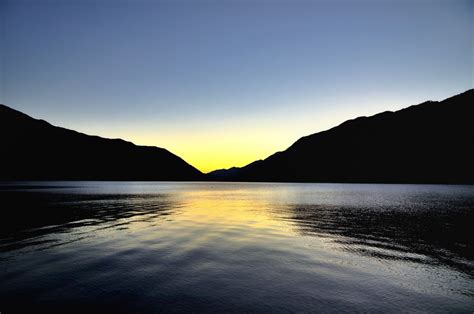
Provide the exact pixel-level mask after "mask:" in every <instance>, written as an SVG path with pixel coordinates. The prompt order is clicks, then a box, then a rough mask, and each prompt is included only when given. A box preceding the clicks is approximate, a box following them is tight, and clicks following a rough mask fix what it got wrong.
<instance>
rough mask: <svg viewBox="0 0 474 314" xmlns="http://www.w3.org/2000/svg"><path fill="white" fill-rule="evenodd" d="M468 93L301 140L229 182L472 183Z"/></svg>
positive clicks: (473, 143)
mask: <svg viewBox="0 0 474 314" xmlns="http://www.w3.org/2000/svg"><path fill="white" fill-rule="evenodd" d="M473 106H474V90H472V89H471V90H468V91H466V92H464V93H462V94H460V95H457V96H454V97H451V98H448V99H446V100H444V101H441V102H435V101H427V102H424V103H422V104H419V105H416V106H411V107H408V108H405V109H402V110H399V111H396V112H388V111H387V112H383V113H379V114H376V115H374V116H371V117H359V118H357V119H354V120H349V121H346V122H344V123H342V124H341V125H339V126H337V127H334V128H332V129H330V130H327V131H323V132H319V133H316V134H312V135H309V136H305V137H302V138H300V139H299V140H298V141H296V142H295V143H294V144H293V145H292V146H291V147H289V148H288V149H287V150H285V151H283V152H277V153H275V154H273V155H271V156H270V157H268V158H267V159H265V160H259V161H256V162H253V163H251V164H249V165H247V166H245V167H243V168H232V169H230V170H229V171H225V170H219V171H218V172H211V173H209V174H208V178H209V179H211V180H212V179H219V180H228V181H277V182H278V181H288V182H387V183H396V182H400V183H470V184H473V183H474V120H473V117H474V115H473V113H474V110H473V109H474V107H473Z"/></svg>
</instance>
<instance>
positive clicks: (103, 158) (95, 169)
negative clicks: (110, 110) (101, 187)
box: [0, 105, 203, 180]
mask: <svg viewBox="0 0 474 314" xmlns="http://www.w3.org/2000/svg"><path fill="white" fill-rule="evenodd" d="M0 145H1V147H2V150H1V155H0V180H199V179H202V176H203V174H202V173H201V172H200V171H199V170H197V169H196V168H194V167H192V166H190V165H189V164H187V163H186V162H185V161H184V160H182V159H181V158H179V157H178V156H176V155H174V154H172V153H170V152H169V151H167V150H166V149H163V148H158V147H150V146H137V145H134V144H133V143H130V142H126V141H124V140H121V139H106V138H102V137H98V136H89V135H85V134H82V133H78V132H76V131H72V130H68V129H64V128H60V127H56V126H53V125H51V124H49V123H48V122H45V121H43V120H36V119H33V118H31V117H29V116H27V115H26V114H23V113H21V112H19V111H16V110H14V109H11V108H9V107H7V106H4V105H0Z"/></svg>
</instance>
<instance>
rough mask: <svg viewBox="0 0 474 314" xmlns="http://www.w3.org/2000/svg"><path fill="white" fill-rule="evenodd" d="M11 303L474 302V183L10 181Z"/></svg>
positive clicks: (3, 293) (276, 306)
mask: <svg viewBox="0 0 474 314" xmlns="http://www.w3.org/2000/svg"><path fill="white" fill-rule="evenodd" d="M0 197H1V198H0V202H1V210H0V213H1V222H0V271H1V272H0V312H1V313H2V314H3V313H14V312H21V311H26V310H27V309H34V312H38V311H43V310H48V311H50V312H51V311H69V312H71V311H76V312H90V311H98V310H107V311H109V312H128V313H133V312H137V311H139V312H159V311H166V312H170V311H175V312H180V311H186V312H190V311H192V312H201V311H210V312H315V311H319V312H327V311H392V312H400V311H401V312H413V311H429V312H448V311H449V312H466V313H472V312H473V311H474V280H473V279H474V247H473V244H474V227H473V223H474V186H433V185H431V186H430V185H367V184H361V185H357V184H265V183H130V182H102V183H100V182H99V183H98V182H69V183H68V182H51V183H31V182H30V183H22V184H21V185H19V184H14V183H10V184H6V183H4V184H1V185H0Z"/></svg>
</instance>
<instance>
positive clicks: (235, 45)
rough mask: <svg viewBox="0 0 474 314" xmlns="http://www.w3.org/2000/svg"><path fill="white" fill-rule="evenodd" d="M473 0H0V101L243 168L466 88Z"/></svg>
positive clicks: (201, 160) (59, 121)
mask: <svg viewBox="0 0 474 314" xmlns="http://www.w3.org/2000/svg"><path fill="white" fill-rule="evenodd" d="M473 3H474V1H456V0H451V1H388V0H381V1H327V2H323V1H289V0H288V1H270V0H267V1H263V0H261V1H257V0H246V1H244V0H242V1H229V0H221V1H199V0H196V1H180V0H177V1H116V0H114V1H112V0H103V1H86V0H84V1H73V0H63V1H40V0H36V1H33V0H32V1H20V0H16V1H5V0H0V19H1V20H0V23H1V24H0V27H1V29H0V31H1V33H0V34H1V35H0V36H1V37H0V61H1V64H0V103H4V104H6V105H8V106H10V107H13V108H15V109H18V110H20V111H23V112H25V113H27V114H29V115H31V116H33V117H36V118H42V119H45V120H47V121H49V122H51V123H53V124H55V125H60V126H63V127H67V128H71V129H75V130H78V131H81V132H85V133H88V134H96V135H101V136H104V137H112V138H116V137H120V138H124V139H126V140H130V141H132V142H134V143H136V144H145V145H154V146H160V147H164V148H167V149H168V150H170V151H171V152H173V153H175V154H177V155H179V156H180V157H182V158H183V159H185V160H186V161H187V162H189V163H191V164H192V165H194V166H195V167H197V168H198V169H200V170H202V171H205V172H208V171H210V170H214V169H217V168H227V167H231V166H243V165H245V164H247V163H249V162H252V161H254V160H256V159H261V158H265V157H267V156H268V155H270V154H272V153H274V152H275V151H279V150H283V149H286V148H287V147H288V146H289V145H291V144H292V143H293V142H294V141H295V140H297V139H298V138H299V137H301V136H304V135H307V134H311V133H314V132H317V131H321V130H324V129H327V128H329V127H332V126H335V125H337V124H339V123H341V122H343V121H344V120H346V119H349V118H354V117H356V116H360V115H369V114H374V113H377V112H380V111H384V110H396V109H399V108H402V107H406V106H408V105H412V104H416V103H420V102H422V101H425V100H428V99H432V100H442V99H444V98H446V97H449V96H451V95H454V94H457V93H460V92H463V91H465V90H467V89H469V88H472V87H473V71H474V66H473V64H474V57H473V56H474V54H473V40H474V37H473V15H474V5H473ZM440 127H442V126H440Z"/></svg>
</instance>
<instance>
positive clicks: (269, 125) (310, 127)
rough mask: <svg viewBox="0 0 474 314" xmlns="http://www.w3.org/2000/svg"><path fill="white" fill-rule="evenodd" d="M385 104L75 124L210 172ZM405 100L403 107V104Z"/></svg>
mask: <svg viewBox="0 0 474 314" xmlns="http://www.w3.org/2000/svg"><path fill="white" fill-rule="evenodd" d="M387 103H390V102H389V101H386V102H382V101H381V102H370V101H369V100H364V99H362V100H361V101H360V104H352V106H351V107H350V109H345V110H341V108H340V107H339V108H338V107H337V106H334V107H331V108H329V109H327V110H326V111H319V112H318V114H316V113H312V112H313V111H312V110H311V106H310V105H308V106H307V107H305V109H304V110H300V111H296V110H294V108H291V106H288V107H287V109H286V110H285V111H283V112H281V111H280V112H276V111H274V112H270V113H268V114H266V115H263V116H262V115H256V114H255V115H253V116H251V117H247V118H245V119H237V118H234V119H232V117H231V118H229V117H227V118H226V119H225V120H219V119H215V120H208V121H200V120H189V121H179V120H176V122H174V121H173V123H171V122H168V123H167V124H163V123H158V122H157V123H154V122H153V121H152V120H150V121H142V122H141V123H133V124H126V123H125V124H117V125H116V126H114V127H113V128H110V127H107V128H105V127H104V126H103V125H97V126H93V125H91V124H90V123H88V124H87V125H82V126H77V127H73V129H77V130H80V131H82V132H85V133H87V134H94V135H100V136H103V137H107V138H122V139H124V140H127V141H130V142H133V143H134V144H136V145H147V146H157V147H162V148H165V149H167V150H169V151H170V152H172V153H173V154H175V155H177V156H179V157H181V158H182V159H184V160H185V161H186V162H187V163H189V164H190V165H192V166H194V167H195V168H197V169H199V170H200V171H202V172H203V173H208V172H211V171H213V170H217V169H227V168H231V167H243V166H245V165H247V164H249V163H251V162H254V161H256V160H260V159H265V158H267V157H268V156H270V155H272V154H274V153H276V152H278V151H283V150H285V149H287V148H288V147H289V146H291V145H292V144H293V143H294V142H295V141H297V140H298V139H299V138H301V137H303V136H306V135H309V134H313V133H316V132H320V131H323V130H327V129H329V128H332V127H335V126H337V125H338V124H340V123H342V122H344V121H346V120H348V119H353V118H356V117H358V116H361V115H367V116H368V115H372V114H375V113H378V112H381V111H384V110H386V109H387V108H390V107H389V106H388V105H387ZM408 103H409V104H412V103H413V101H410V102H408ZM401 104H402V102H400V104H399V108H402V107H405V106H404V105H401ZM358 105H360V106H358ZM362 105H363V106H362ZM361 108H363V109H361ZM399 108H392V110H393V109H399Z"/></svg>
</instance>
